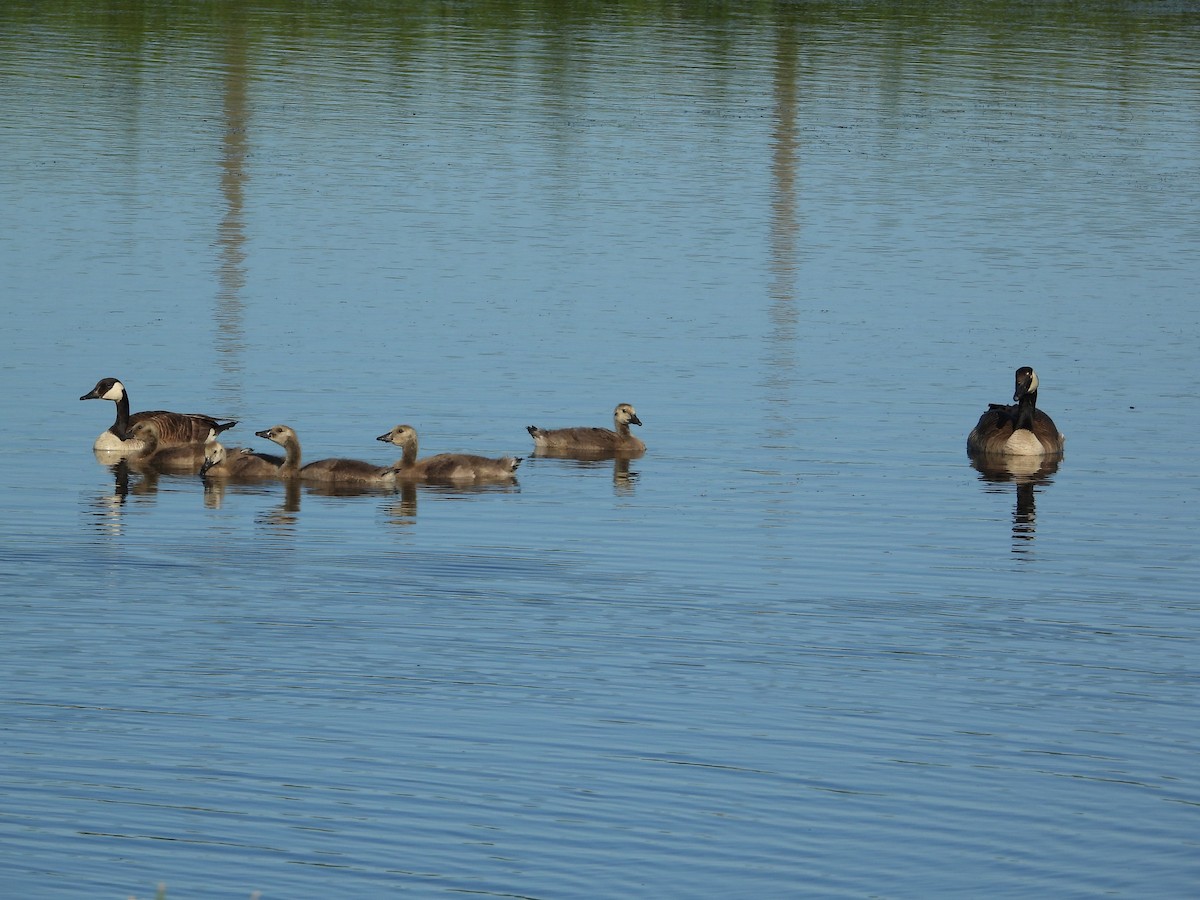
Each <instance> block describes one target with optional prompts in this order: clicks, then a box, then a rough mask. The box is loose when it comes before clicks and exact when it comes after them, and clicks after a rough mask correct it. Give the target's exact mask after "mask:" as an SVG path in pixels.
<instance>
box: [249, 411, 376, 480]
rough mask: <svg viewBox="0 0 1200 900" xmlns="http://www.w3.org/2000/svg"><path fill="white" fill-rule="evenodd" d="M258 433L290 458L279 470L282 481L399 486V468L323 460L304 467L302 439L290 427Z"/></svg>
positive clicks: (367, 463)
mask: <svg viewBox="0 0 1200 900" xmlns="http://www.w3.org/2000/svg"><path fill="white" fill-rule="evenodd" d="M254 433H255V434H256V435H258V436H259V437H261V438H266V439H267V440H268V441H274V442H275V443H276V444H278V445H279V446H281V447H282V448H283V449H284V452H285V453H286V454H287V455H286V457H284V461H283V465H281V466H280V467H279V470H278V474H279V477H280V478H299V479H301V480H302V481H320V482H326V483H334V482H336V483H338V484H341V485H361V486H371V485H375V486H381V485H390V484H395V482H396V471H395V467H393V466H377V465H375V464H374V463H369V462H364V461H362V460H359V459H319V460H317V461H316V462H311V463H309V464H308V465H306V466H301V465H300V439H299V438H298V437H297V436H296V432H295V431H293V430H292V429H291V428H289V427H288V426H287V425H275V426H274V427H272V428H268V429H266V430H265V431H256V432H254Z"/></svg>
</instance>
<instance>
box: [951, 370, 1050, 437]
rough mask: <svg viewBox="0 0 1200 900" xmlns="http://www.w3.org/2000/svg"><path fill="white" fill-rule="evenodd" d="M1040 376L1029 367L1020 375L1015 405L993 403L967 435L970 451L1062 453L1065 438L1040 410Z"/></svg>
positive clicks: (1014, 396) (1020, 372)
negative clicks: (1038, 400) (1038, 405)
mask: <svg viewBox="0 0 1200 900" xmlns="http://www.w3.org/2000/svg"><path fill="white" fill-rule="evenodd" d="M1037 392H1038V377H1037V373H1036V372H1034V371H1033V369H1031V368H1030V367H1029V366H1021V368H1019V369H1017V373H1016V389H1015V390H1014V391H1013V400H1014V401H1015V403H1014V404H1013V405H1012V406H1006V405H1004V404H1000V403H989V404H988V409H987V412H985V413H984V414H983V415H981V416H980V417H979V422H978V423H977V424H976V425H975V427H974V428H973V429H972V430H971V433H970V434H969V435H968V436H967V452H968V453H970V454H972V455H974V454H994V455H1011V456H1040V455H1041V454H1044V453H1061V452H1062V449H1063V442H1064V441H1065V438H1064V437H1063V436H1062V435H1061V434H1060V433H1059V431H1058V428H1057V427H1056V426H1055V424H1054V420H1052V419H1051V418H1050V417H1049V416H1048V415H1046V414H1045V413H1044V412H1042V411H1041V410H1040V409H1038V408H1037Z"/></svg>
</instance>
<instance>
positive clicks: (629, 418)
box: [613, 403, 642, 425]
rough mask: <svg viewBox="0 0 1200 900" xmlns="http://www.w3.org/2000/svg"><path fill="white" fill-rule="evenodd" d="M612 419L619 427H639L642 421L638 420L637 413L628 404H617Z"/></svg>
mask: <svg viewBox="0 0 1200 900" xmlns="http://www.w3.org/2000/svg"><path fill="white" fill-rule="evenodd" d="M613 417H614V418H615V419H616V420H617V423H618V424H619V425H641V424H642V420H641V419H639V418H638V415H637V411H636V410H634V408H633V406H632V405H631V404H629V403H619V404H617V408H616V409H615V410H613Z"/></svg>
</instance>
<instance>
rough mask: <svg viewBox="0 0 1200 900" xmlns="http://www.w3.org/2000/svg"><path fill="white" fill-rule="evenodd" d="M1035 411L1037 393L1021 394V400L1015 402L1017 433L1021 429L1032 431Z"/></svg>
mask: <svg viewBox="0 0 1200 900" xmlns="http://www.w3.org/2000/svg"><path fill="white" fill-rule="evenodd" d="M1036 409H1037V391H1030V392H1029V393H1027V394H1022V395H1021V399H1020V400H1018V401H1017V425H1016V430H1017V431H1020V430H1021V429H1022V428H1025V429H1027V430H1029V431H1033V414H1034V412H1035V411H1036Z"/></svg>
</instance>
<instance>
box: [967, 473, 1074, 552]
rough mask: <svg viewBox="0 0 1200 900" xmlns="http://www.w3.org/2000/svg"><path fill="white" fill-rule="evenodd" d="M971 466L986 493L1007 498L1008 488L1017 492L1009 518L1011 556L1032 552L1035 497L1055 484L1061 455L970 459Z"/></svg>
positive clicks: (1035, 523)
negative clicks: (1005, 495) (1010, 523)
mask: <svg viewBox="0 0 1200 900" xmlns="http://www.w3.org/2000/svg"><path fill="white" fill-rule="evenodd" d="M970 459H971V466H972V467H973V468H974V469H975V470H976V471H977V472H978V473H979V480H980V481H981V482H983V483H984V484H985V485H990V486H991V487H989V488H987V491H988V493H994V494H1006V493H1008V488H1007V486H1008V485H1010V484H1011V485H1013V486H1014V487H1015V488H1016V503H1015V505H1014V507H1013V516H1012V552H1013V553H1017V554H1028V553H1031V552H1032V551H1033V545H1032V544H1033V539H1034V538H1035V537H1037V494H1038V493H1039V492H1040V491H1042V490H1044V489H1045V488H1046V487H1048V486H1049V485H1051V484H1053V483H1054V475H1055V473H1056V472H1058V468H1059V466H1060V465H1061V463H1062V459H1063V455H1062V454H1061V453H1059V454H1056V455H1053V456H1044V457H1040V456H1007V457H1006V456H988V455H986V454H979V455H975V456H972V457H971V458H970Z"/></svg>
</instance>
